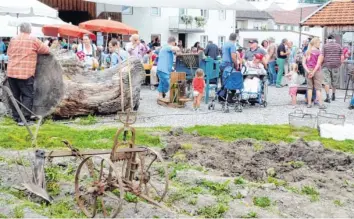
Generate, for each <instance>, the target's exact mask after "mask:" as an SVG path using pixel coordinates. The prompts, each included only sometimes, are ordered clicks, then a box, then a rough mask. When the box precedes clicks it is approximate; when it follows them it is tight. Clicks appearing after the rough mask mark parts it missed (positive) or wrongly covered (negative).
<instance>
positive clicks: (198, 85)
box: [193, 68, 205, 111]
mask: <svg viewBox="0 0 354 219" xmlns="http://www.w3.org/2000/svg"><path fill="white" fill-rule="evenodd" d="M204 88H205V80H204V71H203V69H200V68H199V69H197V71H196V72H195V78H194V79H193V90H194V92H193V96H194V102H193V109H194V111H199V108H200V102H201V100H202V98H203V95H204Z"/></svg>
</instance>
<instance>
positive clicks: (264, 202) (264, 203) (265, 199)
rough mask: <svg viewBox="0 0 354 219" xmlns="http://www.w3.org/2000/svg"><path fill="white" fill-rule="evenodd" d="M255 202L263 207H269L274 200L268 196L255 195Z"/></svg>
mask: <svg viewBox="0 0 354 219" xmlns="http://www.w3.org/2000/svg"><path fill="white" fill-rule="evenodd" d="M253 204H254V205H255V206H258V207H261V208H266V207H269V206H270V205H271V204H272V202H271V200H270V199H269V198H268V197H254V198H253Z"/></svg>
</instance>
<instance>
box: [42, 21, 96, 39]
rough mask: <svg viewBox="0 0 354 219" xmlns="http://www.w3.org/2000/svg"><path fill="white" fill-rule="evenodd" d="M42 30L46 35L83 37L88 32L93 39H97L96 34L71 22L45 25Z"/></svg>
mask: <svg viewBox="0 0 354 219" xmlns="http://www.w3.org/2000/svg"><path fill="white" fill-rule="evenodd" d="M42 31H43V33H44V35H46V36H53V37H57V36H60V37H75V38H82V37H83V35H85V34H87V35H89V36H90V38H91V39H92V40H96V35H95V34H93V33H91V32H90V31H88V30H84V29H82V28H79V27H78V26H75V25H71V24H57V25H45V26H43V28H42Z"/></svg>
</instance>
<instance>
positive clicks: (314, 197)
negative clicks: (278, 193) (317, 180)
mask: <svg viewBox="0 0 354 219" xmlns="http://www.w3.org/2000/svg"><path fill="white" fill-rule="evenodd" d="M301 193H302V194H303V195H308V196H310V200H311V202H316V201H318V200H319V199H320V193H319V192H318V191H317V189H316V188H314V187H312V186H303V187H302V188H301Z"/></svg>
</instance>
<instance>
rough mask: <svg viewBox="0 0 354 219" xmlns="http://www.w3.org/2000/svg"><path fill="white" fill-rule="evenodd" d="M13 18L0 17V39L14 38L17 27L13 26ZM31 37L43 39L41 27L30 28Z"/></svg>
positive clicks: (7, 16)
mask: <svg viewBox="0 0 354 219" xmlns="http://www.w3.org/2000/svg"><path fill="white" fill-rule="evenodd" d="M14 19H15V18H14V17H11V16H9V15H5V16H4V15H2V16H0V37H14V36H17V26H16V25H13V24H12V23H13V22H15V21H14ZM31 35H32V36H36V37H44V35H43V32H42V28H41V27H35V26H33V27H32V33H31Z"/></svg>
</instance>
